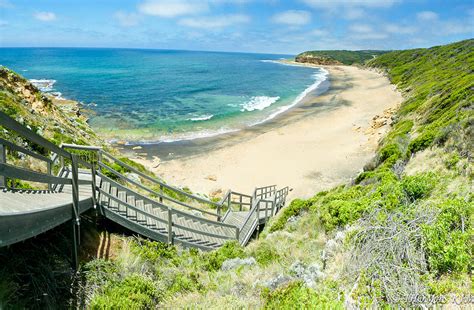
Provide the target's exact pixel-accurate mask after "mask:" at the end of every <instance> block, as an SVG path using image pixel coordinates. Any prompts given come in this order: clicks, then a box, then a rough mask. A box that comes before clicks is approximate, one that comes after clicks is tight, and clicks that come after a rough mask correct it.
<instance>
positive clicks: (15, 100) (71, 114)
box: [0, 67, 104, 145]
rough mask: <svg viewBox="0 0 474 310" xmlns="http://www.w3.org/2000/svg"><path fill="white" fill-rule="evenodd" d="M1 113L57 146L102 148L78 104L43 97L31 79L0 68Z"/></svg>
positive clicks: (101, 143) (99, 140)
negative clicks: (94, 146)
mask: <svg viewBox="0 0 474 310" xmlns="http://www.w3.org/2000/svg"><path fill="white" fill-rule="evenodd" d="M0 110H1V111H3V112H5V113H6V114H8V115H9V116H11V117H12V118H14V119H16V120H17V121H19V122H20V123H22V124H24V125H27V126H29V127H30V128H32V129H34V130H35V131H36V132H37V133H39V134H40V135H42V136H43V137H45V138H46V139H49V140H51V141H53V142H54V143H56V144H58V145H59V144H61V143H75V144H89V145H103V144H104V142H103V141H102V140H101V139H100V138H99V137H98V136H97V135H96V134H95V132H94V131H93V130H92V129H91V128H90V127H89V125H88V124H87V118H86V117H85V116H84V115H83V113H81V110H80V106H79V103H77V102H75V101H71V100H56V99H54V98H53V97H50V96H46V95H44V94H42V93H41V92H40V91H39V90H38V89H37V88H36V87H35V86H34V85H32V84H31V83H30V82H29V81H28V80H26V79H25V78H23V77H21V76H20V75H18V74H16V73H15V72H13V71H11V70H9V69H7V68H5V67H0Z"/></svg>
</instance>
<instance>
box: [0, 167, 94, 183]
mask: <svg viewBox="0 0 474 310" xmlns="http://www.w3.org/2000/svg"><path fill="white" fill-rule="evenodd" d="M0 175H3V176H5V177H8V178H14V179H20V180H25V181H32V182H38V183H56V184H72V180H71V179H66V178H60V177H56V176H52V175H47V174H44V173H41V172H35V171H31V170H26V169H23V168H18V167H15V166H12V165H9V164H4V163H0ZM87 184H90V183H87Z"/></svg>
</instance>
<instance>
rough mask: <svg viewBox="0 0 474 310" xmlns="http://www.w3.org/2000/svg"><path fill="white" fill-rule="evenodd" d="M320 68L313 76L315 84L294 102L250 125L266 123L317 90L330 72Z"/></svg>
mask: <svg viewBox="0 0 474 310" xmlns="http://www.w3.org/2000/svg"><path fill="white" fill-rule="evenodd" d="M320 70H321V71H320V72H318V73H315V74H314V75H313V77H314V79H315V82H314V83H313V84H311V85H310V86H309V87H308V88H306V89H305V90H304V91H303V92H302V93H300V94H299V95H298V97H296V98H295V100H293V102H291V104H289V105H285V106H282V107H279V108H278V109H277V110H276V111H275V112H273V113H272V114H270V115H269V116H267V117H266V118H265V119H263V120H260V121H257V122H254V123H252V124H250V126H255V125H258V124H262V123H265V122H267V121H269V120H271V119H273V118H275V117H276V116H277V115H279V114H281V113H283V112H286V111H288V110H289V109H291V108H292V107H294V106H296V105H297V104H298V103H300V102H301V100H303V98H304V97H306V95H308V94H309V93H310V92H312V91H314V90H316V89H317V88H318V87H319V85H321V83H322V82H324V81H325V80H326V79H327V77H328V74H329V72H328V71H326V70H325V69H322V68H321V69H320Z"/></svg>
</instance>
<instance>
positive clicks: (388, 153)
mask: <svg viewBox="0 0 474 310" xmlns="http://www.w3.org/2000/svg"><path fill="white" fill-rule="evenodd" d="M401 157H402V151H401V150H400V147H399V146H398V145H397V144H388V145H386V146H384V147H383V148H382V149H380V151H379V164H381V163H384V162H385V161H389V162H390V164H392V165H393V164H394V163H395V162H396V161H397V160H398V159H400V158H401Z"/></svg>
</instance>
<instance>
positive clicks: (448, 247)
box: [0, 40, 474, 309]
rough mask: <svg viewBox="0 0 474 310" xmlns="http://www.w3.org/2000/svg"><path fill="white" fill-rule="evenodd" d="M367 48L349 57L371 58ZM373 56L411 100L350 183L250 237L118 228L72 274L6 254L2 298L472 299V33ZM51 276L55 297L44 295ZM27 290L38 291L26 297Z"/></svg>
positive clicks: (132, 302)
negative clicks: (175, 240)
mask: <svg viewBox="0 0 474 310" xmlns="http://www.w3.org/2000/svg"><path fill="white" fill-rule="evenodd" d="M341 55H346V56H344V57H347V58H340V59H338V60H337V61H339V62H341V63H344V62H343V61H350V60H349V56H347V53H341ZM366 56H367V57H368V54H366ZM338 57H339V56H338ZM341 57H342V56H341ZM360 57H361V58H359V60H357V61H356V60H354V61H353V62H352V63H354V62H358V63H362V62H364V61H366V60H368V59H371V58H372V56H370V57H368V58H365V59H363V61H362V58H363V57H365V56H362V55H361V56H360ZM365 65H366V66H367V68H369V69H373V70H380V71H382V72H384V73H385V74H386V75H387V76H388V77H389V78H390V80H391V81H392V83H393V84H394V85H396V86H397V87H398V89H399V90H400V91H401V92H402V93H403V95H404V98H405V100H404V102H403V103H402V105H401V106H400V108H399V110H398V112H397V113H396V114H395V115H394V116H393V125H392V128H391V130H390V131H389V132H388V134H387V135H386V136H385V137H384V138H383V139H382V140H381V141H380V145H379V148H378V151H377V153H376V155H375V157H374V158H373V159H372V160H371V161H370V162H368V163H367V165H366V166H365V167H364V171H363V172H361V173H360V174H359V175H357V176H354V180H353V182H351V183H350V184H344V185H340V186H338V187H335V188H333V189H330V190H327V191H323V192H319V193H315V195H314V196H313V197H312V198H310V199H307V200H302V199H295V200H293V201H292V202H291V203H289V204H288V206H286V207H285V208H284V209H283V210H282V211H281V212H280V213H279V215H278V216H277V217H276V218H274V219H272V220H271V222H270V223H269V224H268V225H267V227H265V229H264V230H263V231H262V232H261V233H260V235H259V236H256V238H255V240H254V241H253V242H252V243H251V244H250V245H249V246H248V247H246V248H242V247H240V246H239V245H238V244H236V243H232V242H231V243H227V244H226V245H225V246H223V247H221V248H220V249H218V250H215V251H212V252H208V253H203V252H201V251H198V250H194V249H182V248H179V247H175V246H172V245H166V244H162V243H158V242H153V241H149V240H144V239H141V238H137V237H134V236H130V235H127V233H126V232H125V233H124V232H123V231H121V233H122V234H123V235H121V234H113V233H112V234H111V235H112V237H110V238H109V241H108V242H109V243H111V244H112V245H111V247H112V252H113V255H110V256H109V257H103V256H100V257H98V258H93V257H94V255H90V256H87V257H85V258H84V259H83V260H82V264H81V267H80V270H79V272H78V273H77V274H76V275H71V274H69V273H67V272H65V270H66V267H65V265H66V264H64V260H65V259H64V258H61V257H59V256H54V258H52V256H51V257H49V258H48V261H46V258H44V257H43V258H41V259H40V262H42V263H44V265H48V266H53V267H54V268H53V267H50V268H43V270H39V269H40V268H38V269H36V270H34V273H33V274H34V275H35V277H34V278H28V276H25V274H24V273H22V274H21V276H20V275H19V273H18V272H16V273H15V272H11V271H12V270H16V269H15V266H13V263H11V264H4V265H1V266H0V275H2V276H1V277H0V292H2V294H0V307H1V306H2V305H6V304H19V305H20V306H21V305H22V303H23V302H26V301H28V302H30V301H31V302H32V303H33V304H34V305H36V307H48V306H50V307H51V306H53V305H58V304H64V305H69V306H79V307H86V308H94V309H103V308H137V309H147V308H151V307H155V306H156V305H159V306H160V307H170V308H180V307H189V306H190V305H198V306H199V307H203V308H205V307H208V308H219V309H221V308H238V307H245V308H247V307H261V308H268V309H279V308H282V309H293V308H322V309H325V308H328V309H341V308H344V307H351V308H352V307H361V308H367V307H374V308H378V307H389V306H394V305H396V306H401V307H407V308H408V307H418V306H420V300H422V301H425V300H436V298H437V300H439V298H444V299H446V301H452V300H453V298H454V296H456V298H457V300H461V297H462V296H469V294H472V275H471V270H472V267H473V266H472V261H473V260H472V257H473V256H472V255H473V253H472V251H473V247H472V238H473V232H474V223H473V220H474V199H473V198H474V197H473V194H472V181H473V177H474V171H473V166H472V156H473V150H474V147H473V143H474V129H473V123H474V112H473V111H474V110H473V108H474V107H473V102H474V96H473V89H474V74H473V69H472V68H474V40H466V41H461V42H457V43H453V44H449V45H445V46H438V47H433V48H429V49H414V50H406V51H394V52H388V53H384V54H379V56H377V57H376V58H374V59H371V60H369V61H368V62H367V63H366V64H365ZM0 98H4V99H2V100H4V101H6V100H9V99H8V96H6V95H4V97H0ZM2 106H3V104H2ZM6 106H7V107H8V106H9V105H6ZM45 109H46V107H45ZM22 113H26V112H22ZM10 114H12V113H10ZM38 122H39V121H38ZM32 125H35V123H33V124H32ZM36 126H37V125H36ZM53 131H54V130H53ZM117 169H119V168H117ZM140 169H144V168H143V167H140ZM183 199H185V198H183ZM87 229H88V231H94V230H95V229H96V228H95V226H94V225H90V227H89V228H87ZM101 229H102V231H101ZM105 229H109V230H110V227H107V228H105V227H104V226H102V227H99V231H98V232H95V233H91V234H96V235H97V234H102V233H103V232H104V230H105ZM58 234H60V232H59V233H58ZM43 238H46V237H44V236H43ZM46 239H47V238H46ZM46 239H45V240H43V241H41V240H39V241H40V243H39V244H43V245H46V244H48V242H49V241H47V240H46ZM60 239H61V238H59V239H58V240H60ZM92 239H94V238H92ZM54 240H56V239H54ZM29 242H31V241H27V242H26V244H29ZM41 242H43V243H41ZM85 243H86V244H87V241H85ZM53 244H56V243H53ZM60 245H61V244H60V243H58V244H57V247H59V246H60ZM20 248H21V249H20ZM26 248H28V249H29V250H28V251H27V250H26ZM86 248H87V246H86ZM43 249H44V248H43V247H41V248H38V249H37V251H42V250H43ZM14 251H16V252H15V256H17V255H20V257H23V255H29V256H31V248H29V247H25V246H22V247H20V246H19V245H15V246H13V247H12V248H11V249H8V250H7V251H5V252H3V253H1V255H2V257H1V259H2V261H3V260H4V259H5V258H6V257H8V255H9V254H11V253H13V252H14ZM58 252H59V251H58ZM38 253H39V252H38ZM55 253H56V252H55ZM46 256H47V255H46ZM91 257H92V258H91ZM95 257H97V256H95ZM49 260H54V262H51V261H49ZM24 264H25V265H28V266H34V264H33V263H32V262H31V261H27V260H25V261H24ZM36 266H37V265H36ZM42 266H43V264H42ZM58 270H61V272H60V273H58V272H57V271H58ZM58 274H59V275H58ZM25 277H27V278H26V281H30V282H28V283H30V284H29V286H28V287H27V288H25V287H24V286H22V285H23V283H24V282H25ZM68 281H69V282H70V283H73V285H72V287H73V288H74V289H73V291H74V294H68V293H67V283H68ZM44 282H47V283H49V284H48V286H46V287H47V288H48V291H47V297H41V298H40V297H38V296H41V293H40V292H42V291H44V287H42V286H41V285H40V284H41V283H44ZM27 291H28V292H35V293H34V294H31V293H30V295H29V296H35V297H37V299H38V300H36V301H35V300H34V299H28V300H25V299H24V296H26V295H27V293H26V292H27ZM61 294H62V295H61ZM422 303H423V304H424V305H425V306H430V305H431V303H430V302H422Z"/></svg>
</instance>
